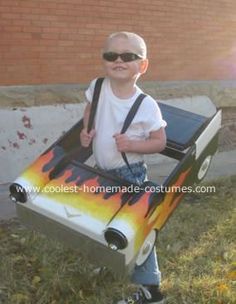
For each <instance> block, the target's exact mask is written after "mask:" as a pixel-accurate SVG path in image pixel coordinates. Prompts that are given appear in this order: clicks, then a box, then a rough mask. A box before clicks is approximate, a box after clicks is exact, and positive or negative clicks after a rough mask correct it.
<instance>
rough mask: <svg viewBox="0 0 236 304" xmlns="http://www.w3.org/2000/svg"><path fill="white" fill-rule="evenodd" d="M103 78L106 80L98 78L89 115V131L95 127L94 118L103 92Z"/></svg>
mask: <svg viewBox="0 0 236 304" xmlns="http://www.w3.org/2000/svg"><path fill="white" fill-rule="evenodd" d="M103 80H104V78H98V79H97V80H96V83H95V88H94V93H93V99H92V104H91V110H90V115H89V121H88V128H87V132H88V133H89V132H90V131H91V129H92V127H93V123H94V118H95V114H96V110H97V105H98V100H99V95H100V92H101V88H102V83H103Z"/></svg>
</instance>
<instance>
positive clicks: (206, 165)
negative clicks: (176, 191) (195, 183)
mask: <svg viewBox="0 0 236 304" xmlns="http://www.w3.org/2000/svg"><path fill="white" fill-rule="evenodd" d="M211 160H212V155H208V156H207V157H206V158H205V159H204V161H203V162H202V164H201V166H200V168H199V170H198V173H197V178H198V180H199V181H201V180H202V179H203V178H204V177H205V175H206V174H207V171H208V169H209V167H210V164H211Z"/></svg>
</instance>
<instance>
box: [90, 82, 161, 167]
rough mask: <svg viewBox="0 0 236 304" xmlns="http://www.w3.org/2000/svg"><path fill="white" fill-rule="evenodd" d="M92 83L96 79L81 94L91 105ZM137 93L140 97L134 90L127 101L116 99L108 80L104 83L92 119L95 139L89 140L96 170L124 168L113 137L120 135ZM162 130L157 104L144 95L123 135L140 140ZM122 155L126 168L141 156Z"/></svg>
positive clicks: (135, 154) (132, 154)
mask: <svg viewBox="0 0 236 304" xmlns="http://www.w3.org/2000/svg"><path fill="white" fill-rule="evenodd" d="M95 82H96V79H95V80H93V81H92V82H91V83H90V86H89V88H88V89H87V91H86V92H85V95H86V98H87V100H88V101H89V102H91V101H92V97H93V92H94V87H95ZM141 93H143V92H142V90H141V89H140V88H139V87H138V86H136V92H135V94H134V95H133V96H132V97H131V98H129V99H121V98H118V97H117V96H115V95H114V94H113V92H112V88H111V85H110V80H109V79H108V78H105V79H104V81H103V84H102V88H101V92H100V96H99V101H98V107H97V111H96V116H95V131H96V135H95V137H94V139H93V153H94V157H95V161H96V164H97V165H98V166H99V167H100V168H102V169H104V170H109V169H115V168H119V167H122V166H124V165H125V162H124V160H123V158H122V156H121V153H120V152H119V151H118V150H117V147H116V143H115V139H114V137H113V135H114V134H116V133H120V131H121V129H122V127H123V124H124V121H125V118H126V116H127V114H128V112H129V110H130V108H131V106H132V105H133V103H134V102H135V100H136V98H137V97H138V96H139V95H140V94H141ZM165 126H166V122H165V121H164V120H163V119H162V115H161V112H160V109H159V107H158V105H157V102H156V101H155V100H154V99H153V98H152V97H151V96H149V95H147V96H146V97H145V98H144V100H143V101H142V103H141V105H140V107H139V109H138V111H137V113H136V114H135V116H134V119H133V121H132V122H131V125H130V126H129V128H128V129H127V131H126V134H127V136H128V137H129V138H131V139H135V140H143V139H146V138H148V137H149V133H150V132H151V131H157V130H159V129H160V128H161V127H165ZM126 155H127V158H128V161H129V163H130V164H132V163H135V162H138V161H142V160H143V155H142V154H138V153H126Z"/></svg>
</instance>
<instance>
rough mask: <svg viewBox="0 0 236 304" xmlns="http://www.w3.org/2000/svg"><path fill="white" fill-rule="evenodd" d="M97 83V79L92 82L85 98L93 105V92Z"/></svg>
mask: <svg viewBox="0 0 236 304" xmlns="http://www.w3.org/2000/svg"><path fill="white" fill-rule="evenodd" d="M96 81H97V78H96V79H93V80H92V81H91V82H90V84H89V87H88V89H87V90H86V91H85V97H86V99H87V101H88V102H89V103H91V102H92V100H93V92H94V88H95V83H96Z"/></svg>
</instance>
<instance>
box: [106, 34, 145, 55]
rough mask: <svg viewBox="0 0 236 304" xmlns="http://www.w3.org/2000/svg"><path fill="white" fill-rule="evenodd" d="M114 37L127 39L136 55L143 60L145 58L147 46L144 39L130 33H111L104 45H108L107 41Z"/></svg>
mask: <svg viewBox="0 0 236 304" xmlns="http://www.w3.org/2000/svg"><path fill="white" fill-rule="evenodd" d="M116 37H124V38H126V39H128V40H129V41H130V42H131V43H132V44H133V45H134V47H135V48H136V50H137V52H138V53H137V55H140V56H142V57H143V58H146V57H147V46H146V43H145V41H144V39H143V38H142V37H141V36H139V35H138V34H135V33H132V32H115V33H112V34H111V35H110V36H108V38H107V40H106V45H107V44H108V43H109V41H110V40H111V39H113V38H116Z"/></svg>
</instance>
